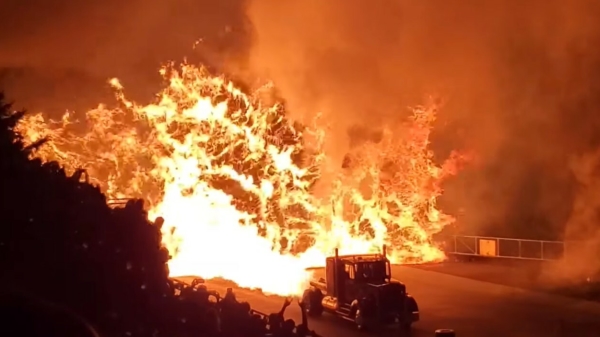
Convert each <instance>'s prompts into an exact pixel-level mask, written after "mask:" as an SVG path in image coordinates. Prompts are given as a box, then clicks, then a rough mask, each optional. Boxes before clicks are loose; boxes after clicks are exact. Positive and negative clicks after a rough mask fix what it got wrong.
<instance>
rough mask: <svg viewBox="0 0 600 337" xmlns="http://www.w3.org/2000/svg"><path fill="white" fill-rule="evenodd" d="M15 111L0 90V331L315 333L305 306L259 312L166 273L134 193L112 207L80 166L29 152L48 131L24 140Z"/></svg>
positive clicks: (172, 336) (156, 238)
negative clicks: (293, 311)
mask: <svg viewBox="0 0 600 337" xmlns="http://www.w3.org/2000/svg"><path fill="white" fill-rule="evenodd" d="M23 114H24V112H22V111H19V112H15V111H14V110H13V108H12V106H11V105H10V104H7V103H6V101H5V99H4V96H3V95H0V158H1V160H0V166H1V172H0V173H1V174H0V179H1V183H0V185H1V188H0V190H1V193H2V194H1V195H2V197H1V202H0V214H1V217H2V220H1V226H0V262H1V263H2V268H3V270H2V273H0V280H1V281H2V283H1V285H2V288H1V290H2V291H1V292H0V293H1V295H2V300H1V302H0V304H1V305H0V307H1V308H2V309H1V310H2V313H3V318H4V321H5V322H6V323H7V324H3V325H2V326H1V327H0V330H3V329H4V330H5V331H0V334H1V335H6V336H37V335H39V336H42V335H43V336H47V337H51V336H61V337H69V336H128V337H129V336H152V337H159V336H169V337H178V336H227V337H238V336H239V337H243V336H249V337H259V336H274V337H278V336H281V337H287V336H290V337H291V336H311V335H312V336H315V335H316V334H315V333H314V332H312V331H310V330H309V328H308V324H307V321H306V317H305V315H304V314H303V316H304V317H303V320H302V322H301V323H300V324H296V322H294V321H293V320H290V319H287V320H286V319H285V317H284V312H285V308H287V307H288V306H289V305H291V304H292V302H293V301H292V300H290V299H288V300H285V303H284V305H283V308H282V310H281V311H280V312H279V313H274V314H270V315H266V314H263V313H260V312H258V311H255V310H253V309H252V308H251V306H250V304H249V303H247V302H240V301H238V300H237V299H236V298H235V295H234V294H233V292H232V291H229V290H228V291H227V293H226V294H224V296H222V297H221V295H220V294H218V293H216V292H214V291H211V290H210V289H208V288H207V286H206V284H205V283H203V282H202V280H201V279H197V280H196V281H195V282H193V283H192V284H184V283H181V282H178V281H175V280H171V279H169V277H168V275H169V271H168V267H167V262H168V259H169V253H168V252H167V250H166V249H165V248H164V247H163V246H162V245H161V232H160V227H161V225H162V223H163V219H160V218H159V219H156V220H155V221H154V222H150V221H149V220H148V214H147V213H146V211H145V210H144V204H143V201H141V200H132V201H129V202H128V203H127V204H126V205H125V207H123V208H116V209H114V208H111V207H109V206H108V205H107V199H106V197H105V195H104V194H103V193H102V191H101V190H100V189H99V188H98V187H97V186H93V185H91V184H89V183H88V182H87V175H86V173H85V171H83V170H80V171H77V172H75V174H73V175H68V174H67V173H66V172H65V171H64V169H63V168H61V166H60V164H58V163H56V162H49V163H42V162H41V161H40V160H36V159H31V158H30V157H31V156H30V154H31V153H32V152H33V151H35V150H36V148H38V147H40V146H44V143H45V141H46V140H41V141H39V142H37V143H35V144H32V145H29V146H25V144H24V143H23V139H22V137H21V135H19V134H18V133H17V132H16V131H15V126H16V125H17V123H18V121H19V120H20V118H22V116H23ZM50 141H51V140H50ZM298 305H300V306H301V307H302V305H301V303H298ZM302 312H303V313H304V310H302Z"/></svg>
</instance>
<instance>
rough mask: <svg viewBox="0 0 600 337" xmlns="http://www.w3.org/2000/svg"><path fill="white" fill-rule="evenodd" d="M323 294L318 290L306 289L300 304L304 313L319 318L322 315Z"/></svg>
mask: <svg viewBox="0 0 600 337" xmlns="http://www.w3.org/2000/svg"><path fill="white" fill-rule="evenodd" d="M321 301H323V294H322V293H321V291H319V290H312V289H307V290H305V291H304V294H303V295H302V303H304V308H305V310H306V313H307V314H308V315H309V316H311V317H319V316H321V315H322V314H323V304H322V303H321Z"/></svg>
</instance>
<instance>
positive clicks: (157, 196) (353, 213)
mask: <svg viewBox="0 0 600 337" xmlns="http://www.w3.org/2000/svg"><path fill="white" fill-rule="evenodd" d="M161 74H162V75H163V76H164V77H165V79H166V86H165V88H164V89H163V90H162V91H161V92H160V93H159V94H158V96H157V97H158V99H157V101H156V102H155V103H154V104H150V105H138V104H136V103H134V102H131V101H129V100H127V99H126V97H125V95H124V94H123V88H122V87H121V85H120V84H119V82H118V81H117V80H112V81H111V83H112V85H113V87H114V88H115V89H116V91H117V97H118V98H119V100H120V102H121V103H122V108H120V109H107V108H105V107H104V106H99V107H98V108H97V109H95V110H92V111H88V112H87V114H86V118H87V124H85V123H81V122H77V121H72V114H70V113H67V114H65V115H64V116H63V118H62V120H60V121H46V120H44V118H43V116H42V115H41V114H37V115H28V116H26V118H25V119H24V120H23V121H22V122H21V124H20V126H19V131H20V132H22V134H23V135H24V137H25V139H26V140H27V141H28V142H33V141H35V140H37V139H39V138H40V137H49V138H50V140H51V143H50V145H48V146H45V147H43V148H42V149H40V150H39V151H38V152H37V153H36V154H35V155H36V156H38V157H40V158H41V159H42V160H44V161H49V160H58V161H59V162H61V163H62V164H63V165H64V166H65V168H66V169H67V170H75V169H77V168H80V167H83V168H86V169H87V171H88V173H89V175H90V176H91V177H92V178H93V179H95V182H96V183H98V184H100V185H101V187H102V188H103V189H104V191H105V192H106V193H107V195H108V196H109V197H142V198H144V199H146V200H147V201H148V202H149V204H150V209H149V213H150V216H151V217H155V216H163V217H164V218H165V220H166V222H165V228H164V231H163V232H164V244H165V245H166V246H167V247H168V249H169V251H170V252H171V253H172V255H173V256H174V257H173V259H172V260H171V261H170V264H169V267H170V272H171V275H172V276H182V275H199V276H202V277H205V278H213V277H222V278H225V279H229V280H232V281H235V282H236V283H237V284H238V285H240V286H241V287H249V288H262V289H263V291H265V292H267V293H274V294H281V295H290V294H299V293H301V291H302V290H303V289H304V287H305V286H306V284H307V281H308V279H309V277H310V273H309V272H307V271H306V268H307V267H311V266H320V265H323V264H324V261H325V256H326V255H328V254H331V253H332V251H333V249H334V248H335V247H339V248H340V251H341V252H342V253H368V252H374V251H378V250H379V249H380V247H381V246H382V245H383V244H387V245H388V246H389V247H390V253H391V259H392V260H393V262H396V263H407V262H427V261H436V260H441V259H443V257H444V255H443V253H442V252H441V251H440V250H439V249H437V248H436V247H435V246H434V245H433V244H432V243H431V235H432V234H434V233H436V232H439V231H440V230H441V229H442V228H443V227H444V226H445V225H447V224H448V223H450V222H451V221H452V218H451V217H449V216H446V215H444V214H442V213H441V212H440V211H438V210H437V209H436V198H437V197H438V196H439V195H440V194H441V192H442V190H441V188H440V185H439V184H440V182H441V181H442V180H443V179H444V178H445V177H446V176H447V175H448V174H452V173H453V172H454V163H455V158H454V157H452V158H451V159H450V160H448V161H447V163H446V165H444V166H442V167H436V166H435V165H434V163H433V162H432V154H431V152H430V150H429V149H428V141H429V133H430V130H431V127H432V123H433V122H434V120H435V106H433V105H431V106H424V107H417V108H414V109H413V115H412V119H411V120H410V121H408V122H405V123H402V124H397V125H390V126H389V127H388V128H387V129H386V130H385V132H384V133H383V135H382V139H381V141H380V142H378V143H374V142H366V143H364V144H363V145H360V146H359V147H357V148H354V149H353V150H352V153H351V154H350V157H349V158H350V163H351V164H350V165H348V167H347V168H345V169H343V170H342V169H340V172H339V177H338V178H337V179H334V180H333V181H327V182H322V181H321V182H319V183H320V184H323V183H327V184H329V183H331V184H332V186H331V187H332V188H331V189H330V190H331V191H332V192H331V195H329V196H327V197H326V198H323V197H321V198H317V197H316V196H315V195H314V194H313V193H311V189H312V188H313V185H314V184H315V182H317V181H318V178H319V172H320V168H321V163H322V159H323V153H322V151H321V149H320V144H321V143H322V142H321V141H320V140H322V139H323V136H324V133H323V130H321V129H319V128H318V127H316V126H309V127H300V126H298V125H297V124H294V123H292V122H290V121H289V120H288V119H286V118H285V115H284V109H283V107H282V106H281V105H268V106H267V105H263V104H264V103H263V102H261V100H260V97H261V93H260V92H258V93H255V94H253V95H248V94H246V93H244V92H242V91H240V90H239V89H237V88H236V87H235V86H234V85H233V84H232V83H230V82H228V81H227V80H225V79H224V78H222V77H213V76H210V75H209V74H208V73H207V72H206V71H205V70H203V69H202V68H198V67H195V66H191V65H188V64H183V65H181V66H180V67H174V66H173V65H169V66H166V67H164V68H162V70H161ZM262 90H268V89H262ZM316 124H317V123H316ZM308 135H310V136H311V139H313V140H314V139H316V140H317V141H316V142H315V141H313V142H312V143H311V146H310V148H309V146H308V145H306V142H304V141H303V140H305V139H306V138H307V136H308ZM173 229H175V230H173Z"/></svg>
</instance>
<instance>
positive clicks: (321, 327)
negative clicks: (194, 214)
mask: <svg viewBox="0 0 600 337" xmlns="http://www.w3.org/2000/svg"><path fill="white" fill-rule="evenodd" d="M319 273H322V271H318V272H317V276H320V275H319ZM392 276H393V278H395V279H397V280H400V281H402V282H404V283H405V284H406V286H407V289H408V291H409V293H411V294H412V295H413V296H414V297H415V298H416V300H417V302H418V304H419V309H420V312H421V321H419V322H417V323H416V324H415V325H414V330H413V333H412V336H414V337H422V336H423V337H424V336H428V337H431V336H433V335H434V331H435V330H436V329H440V328H451V329H454V330H455V331H456V335H457V336H459V337H541V336H544V337H554V336H556V337H559V336H578V337H587V336H590V337H592V336H594V337H597V336H600V303H595V302H589V301H583V300H577V299H572V298H568V297H564V296H559V295H551V294H546V293H541V292H535V291H530V290H524V289H522V288H516V287H510V286H505V285H500V284H495V283H491V282H485V281H478V280H473V279H469V278H464V277H460V276H455V275H449V274H446V273H440V272H436V271H433V270H429V269H427V268H413V267H404V266H393V267H392ZM507 277H510V275H507ZM180 279H181V280H182V281H184V282H191V280H192V278H189V277H183V278H180ZM207 286H208V287H209V289H213V290H217V291H218V292H219V293H221V294H222V295H223V294H225V290H226V288H227V287H228V285H227V284H225V283H224V282H222V281H207ZM235 293H236V296H237V298H238V300H242V301H248V302H250V304H251V305H252V308H253V309H256V310H259V311H261V312H264V313H267V314H268V313H273V312H278V311H279V310H280V309H281V305H282V304H283V301H284V299H283V298H282V297H279V296H265V295H263V294H262V293H260V292H259V291H252V290H245V289H237V288H236V289H235ZM286 318H292V319H294V320H295V321H296V322H297V323H298V322H300V321H301V314H300V309H299V308H298V306H297V305H295V304H293V305H291V306H290V307H289V308H288V309H287V310H286ZM309 327H310V329H312V330H315V331H316V332H317V333H319V334H320V335H321V336H323V337H341V336H344V337H346V336H348V337H358V336H363V337H364V336H365V333H360V332H358V331H356V330H355V329H354V327H353V326H352V324H351V323H349V322H346V321H342V320H340V319H336V318H335V317H332V316H330V315H327V314H324V315H323V317H320V318H317V319H310V318H309ZM388 334H389V335H393V334H394V331H393V330H390V331H389V332H387V333H386V335H388Z"/></svg>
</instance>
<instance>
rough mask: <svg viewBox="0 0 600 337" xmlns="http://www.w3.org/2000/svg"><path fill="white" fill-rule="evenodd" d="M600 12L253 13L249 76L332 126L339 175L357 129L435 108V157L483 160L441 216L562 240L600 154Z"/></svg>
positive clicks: (380, 8) (524, 8)
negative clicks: (581, 174)
mask: <svg viewBox="0 0 600 337" xmlns="http://www.w3.org/2000/svg"><path fill="white" fill-rule="evenodd" d="M597 9H598V8H597V5H595V4H594V2H593V1H569V2H565V1H555V0H544V1H537V0H534V1H485V2H484V1H456V0H450V1H443V2H440V1H436V2H434V1H398V0H380V1H372V2H368V3H366V2H364V1H358V0H343V1H342V0H330V1H319V0H289V1H276V0H252V1H250V3H249V5H248V11H247V12H248V17H249V18H250V20H251V22H252V24H253V26H254V29H255V35H254V43H253V48H252V49H251V52H250V66H251V68H252V69H253V70H254V71H256V72H258V73H260V74H262V75H263V76H265V77H268V78H270V79H272V80H273V81H274V82H275V84H276V85H277V86H278V87H279V88H280V89H281V91H282V93H283V94H282V95H283V96H284V97H285V98H286V100H287V102H288V104H289V106H290V108H291V110H292V112H293V113H294V115H295V116H296V118H299V119H310V118H312V117H313V116H314V114H315V113H317V112H322V113H323V114H324V115H325V117H324V119H325V121H326V122H327V123H328V124H329V125H330V131H331V132H330V140H329V143H328V148H327V150H328V152H329V154H330V155H332V157H333V158H334V160H336V161H339V160H340V159H341V158H342V156H343V155H344V153H345V152H346V151H347V150H348V147H349V144H350V140H349V137H348V135H347V130H348V129H349V128H350V127H352V126H355V125H361V126H364V127H367V126H368V127H376V126H378V125H383V124H385V123H386V122H387V121H389V120H392V119H396V118H399V117H402V116H405V115H406V112H407V109H406V107H408V106H411V105H415V104H420V103H422V102H423V98H424V97H425V95H428V94H434V95H439V96H440V97H442V98H444V101H445V105H444V107H443V108H442V109H441V111H440V115H439V121H438V123H437V124H436V137H435V142H434V146H435V149H436V153H438V154H439V155H440V158H443V157H445V155H446V154H447V153H448V151H449V150H450V149H452V148H466V149H469V150H472V151H474V153H476V156H477V157H476V161H475V162H474V163H473V165H472V167H471V168H470V169H468V170H467V171H465V172H464V173H463V174H462V175H461V176H460V177H459V178H458V179H454V180H453V181H452V182H450V183H449V184H448V185H447V186H446V190H447V191H446V197H445V199H444V200H443V202H444V206H445V207H446V208H448V209H453V210H454V211H457V210H458V209H464V211H465V214H466V215H465V216H464V217H463V218H461V219H460V220H459V223H460V227H461V228H462V229H463V230H465V231H467V232H471V233H472V232H478V233H486V234H489V235H498V236H518V237H523V236H530V237H536V238H539V237H547V238H553V237H556V236H557V235H559V234H561V233H562V229H563V228H564V224H565V222H566V220H567V218H568V216H569V214H570V211H571V205H572V190H573V186H574V182H573V177H572V174H571V172H570V171H569V167H568V164H567V163H568V158H569V156H570V155H572V154H573V153H579V152H581V151H585V149H589V148H590V147H592V146H595V145H597V144H596V143H595V140H594V139H593V136H592V134H593V133H594V131H593V130H598V129H597V127H596V126H597V125H598V121H599V117H598V116H597V114H596V113H595V108H597V107H598V106H597V104H596V102H594V101H593V100H594V94H593V92H595V91H594V90H595V88H598V86H597V82H598V80H597V79H596V76H595V75H592V74H593V73H594V72H596V73H597V72H598V70H599V67H598V61H600V58H599V54H598V50H597V49H598V48H599V47H597V46H598V45H600V44H598V43H597V42H598V41H600V40H598V30H597V25H598V24H597V23H596V22H595V19H594V18H595V17H597V16H596V14H597V13H598V10H597ZM594 41H595V42H594ZM593 88H594V89H593ZM575 116H577V117H575Z"/></svg>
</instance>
